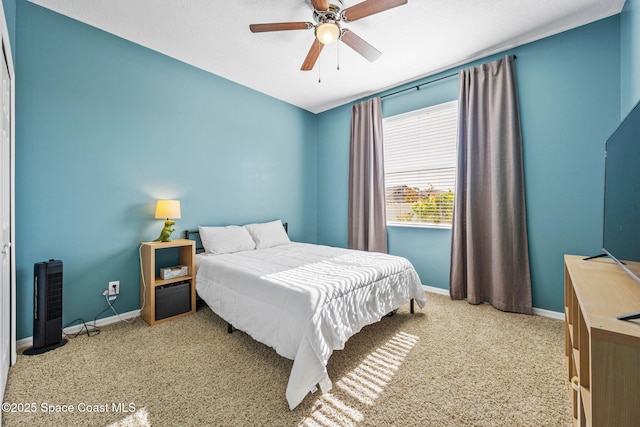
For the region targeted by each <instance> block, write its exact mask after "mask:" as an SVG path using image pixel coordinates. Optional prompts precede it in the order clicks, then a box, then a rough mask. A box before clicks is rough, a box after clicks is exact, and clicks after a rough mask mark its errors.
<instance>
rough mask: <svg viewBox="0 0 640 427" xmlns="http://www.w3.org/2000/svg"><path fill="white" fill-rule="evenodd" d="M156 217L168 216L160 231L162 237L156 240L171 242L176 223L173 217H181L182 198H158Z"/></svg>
mask: <svg viewBox="0 0 640 427" xmlns="http://www.w3.org/2000/svg"><path fill="white" fill-rule="evenodd" d="M155 218H156V219H163V218H166V221H165V222H164V228H163V229H162V231H161V232H160V237H158V238H157V239H156V240H154V242H170V241H171V233H173V232H174V231H175V229H174V228H172V226H173V225H175V223H176V222H175V221H172V220H171V219H180V200H158V201H157V202H156V215H155Z"/></svg>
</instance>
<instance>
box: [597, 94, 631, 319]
mask: <svg viewBox="0 0 640 427" xmlns="http://www.w3.org/2000/svg"><path fill="white" fill-rule="evenodd" d="M604 175H605V179H604V225H603V237H602V242H603V243H602V245H603V252H604V255H608V256H609V257H611V258H612V259H613V260H614V261H615V262H616V263H618V264H619V265H620V266H621V267H622V268H623V269H624V270H625V271H626V272H627V273H629V274H630V275H631V277H633V278H634V279H635V280H637V281H638V282H639V284H640V103H638V104H636V106H635V107H634V108H633V110H631V112H630V113H629V114H628V115H627V117H626V118H625V119H624V120H623V121H622V123H620V126H618V128H617V129H616V130H615V131H614V132H613V134H612V135H611V136H610V137H609V139H607V141H606V143H605V172H604ZM638 307H639V309H640V301H638ZM618 318H619V319H621V320H630V319H632V318H640V312H638V313H630V314H628V315H623V316H619V317H618Z"/></svg>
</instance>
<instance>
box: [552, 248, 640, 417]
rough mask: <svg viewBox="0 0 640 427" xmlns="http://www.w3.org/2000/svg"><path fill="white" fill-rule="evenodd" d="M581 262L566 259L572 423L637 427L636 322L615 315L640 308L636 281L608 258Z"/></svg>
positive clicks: (639, 363) (639, 331)
mask: <svg viewBox="0 0 640 427" xmlns="http://www.w3.org/2000/svg"><path fill="white" fill-rule="evenodd" d="M583 258H584V257H579V256H575V255H565V307H564V310H565V323H566V328H565V329H566V338H565V354H566V357H567V370H568V379H569V390H570V394H571V405H572V409H573V417H574V420H575V425H579V426H581V427H582V426H586V425H588V426H589V427H609V426H616V427H623V426H635V427H637V426H640V320H633V321H622V320H618V319H616V316H619V315H622V314H627V313H631V312H635V311H639V310H640V283H639V282H637V281H636V280H634V279H633V278H632V277H631V276H629V275H628V274H627V273H626V272H625V271H624V270H623V269H622V268H621V267H620V266H618V265H617V264H615V263H614V262H613V261H612V260H611V259H607V258H598V259H593V260H589V261H584V260H583ZM572 382H573V384H572ZM578 383H579V386H578Z"/></svg>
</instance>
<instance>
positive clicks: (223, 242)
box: [198, 225, 256, 254]
mask: <svg viewBox="0 0 640 427" xmlns="http://www.w3.org/2000/svg"><path fill="white" fill-rule="evenodd" d="M198 230H199V231H200V240H201V241H202V246H204V250H205V252H206V253H208V254H230V253H233V252H240V251H252V250H254V249H255V248H256V244H255V243H254V241H253V239H252V238H251V235H250V234H249V232H248V231H247V229H246V228H244V227H240V226H239V225H229V226H227V227H198Z"/></svg>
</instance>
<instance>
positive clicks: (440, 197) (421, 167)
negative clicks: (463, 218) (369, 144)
mask: <svg viewBox="0 0 640 427" xmlns="http://www.w3.org/2000/svg"><path fill="white" fill-rule="evenodd" d="M457 127H458V101H452V102H447V103H444V104H439V105H435V106H433V107H428V108H423V109H420V110H416V111H411V112H409V113H405V114H400V115H397V116H392V117H387V118H385V119H383V132H384V174H385V191H386V200H387V224H406V225H427V226H429V225H430V226H451V220H452V217H453V198H454V194H455V179H456V177H455V175H456V145H457Z"/></svg>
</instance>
